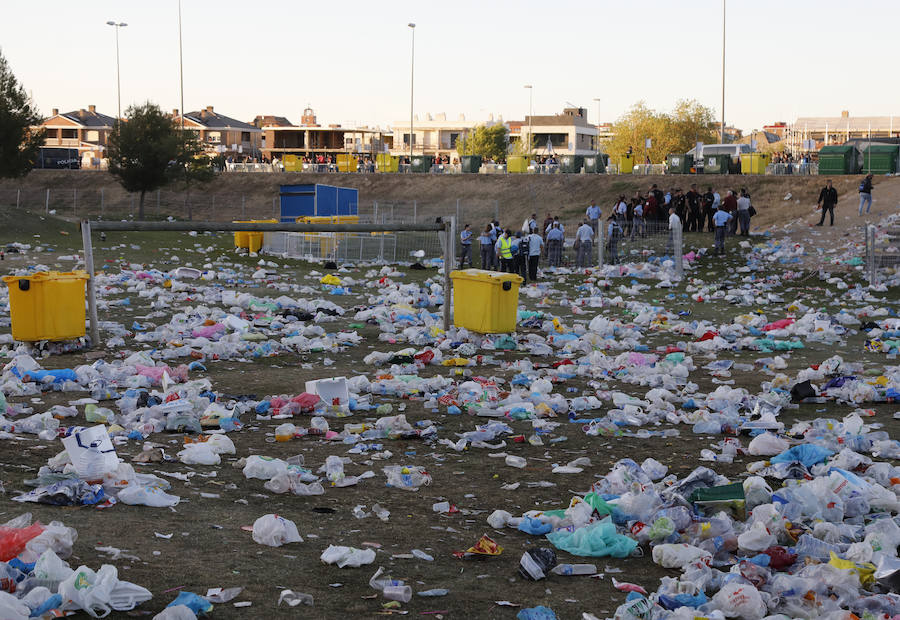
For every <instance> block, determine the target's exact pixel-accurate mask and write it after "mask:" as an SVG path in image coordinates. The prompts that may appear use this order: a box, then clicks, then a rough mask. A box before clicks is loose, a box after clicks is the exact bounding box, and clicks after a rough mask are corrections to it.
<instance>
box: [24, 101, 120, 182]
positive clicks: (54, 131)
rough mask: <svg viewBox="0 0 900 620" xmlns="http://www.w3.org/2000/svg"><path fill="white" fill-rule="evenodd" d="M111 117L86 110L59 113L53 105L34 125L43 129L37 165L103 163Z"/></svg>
mask: <svg viewBox="0 0 900 620" xmlns="http://www.w3.org/2000/svg"><path fill="white" fill-rule="evenodd" d="M114 122H115V118H113V117H111V116H107V115H106V114H101V113H100V112H97V106H94V105H89V106H88V108H87V110H85V109H83V108H82V109H80V110H74V111H72V112H65V113H63V114H60V113H59V109H57V108H53V111H52V112H51V114H50V117H49V118H46V119H44V120H43V121H42V122H41V124H40V125H38V126H37V127H35V128H34V129H43V130H44V131H45V138H44V145H43V146H42V147H41V152H40V158H39V160H38V162H37V164H36V167H38V168H94V169H99V168H100V167H101V166H105V157H106V147H107V145H108V143H109V134H110V132H111V131H112V127H113V123H114Z"/></svg>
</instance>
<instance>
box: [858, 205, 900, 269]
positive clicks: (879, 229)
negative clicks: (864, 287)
mask: <svg viewBox="0 0 900 620" xmlns="http://www.w3.org/2000/svg"><path fill="white" fill-rule="evenodd" d="M894 219H900V218H894ZM898 224H900V222H891V223H890V224H888V225H885V226H871V225H870V226H866V228H865V229H864V230H865V241H866V259H865V260H866V265H865V267H866V279H867V280H868V281H869V284H878V283H879V282H880V281H881V279H882V278H881V275H882V272H883V271H884V270H891V271H894V272H896V271H897V270H898V269H900V225H898Z"/></svg>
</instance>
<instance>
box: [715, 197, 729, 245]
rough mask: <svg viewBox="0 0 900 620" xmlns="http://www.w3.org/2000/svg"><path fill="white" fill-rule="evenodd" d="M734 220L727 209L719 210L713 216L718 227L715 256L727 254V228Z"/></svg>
mask: <svg viewBox="0 0 900 620" xmlns="http://www.w3.org/2000/svg"><path fill="white" fill-rule="evenodd" d="M731 219H732V215H731V214H730V213H729V212H728V211H726V210H725V209H721V208H720V209H719V210H718V211H716V212H715V213H714V214H713V223H714V224H715V225H716V239H715V254H724V253H725V227H726V226H727V225H728V222H729V221H730V220H731Z"/></svg>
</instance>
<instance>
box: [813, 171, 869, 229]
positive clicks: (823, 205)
mask: <svg viewBox="0 0 900 620" xmlns="http://www.w3.org/2000/svg"><path fill="white" fill-rule="evenodd" d="M871 196H872V195H871V194H869V197H870V199H871ZM837 201H838V195H837V190H836V189H834V187H832V186H831V179H828V180H827V181H825V187H823V188H822V191H821V192H819V208H820V209H822V217H821V218H819V223H818V224H816V226H821V225H822V224H824V223H825V212H826V211H827V212H828V213H829V214H830V216H831V223H830V224H829V226H834V207H835V206H837Z"/></svg>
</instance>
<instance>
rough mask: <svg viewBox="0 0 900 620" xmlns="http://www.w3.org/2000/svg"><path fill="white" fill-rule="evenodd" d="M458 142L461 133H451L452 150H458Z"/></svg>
mask: <svg viewBox="0 0 900 620" xmlns="http://www.w3.org/2000/svg"><path fill="white" fill-rule="evenodd" d="M457 140H459V132H458V131H453V132H450V148H451V149H455V148H456V141H457Z"/></svg>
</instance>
